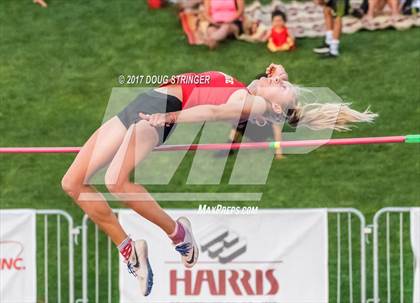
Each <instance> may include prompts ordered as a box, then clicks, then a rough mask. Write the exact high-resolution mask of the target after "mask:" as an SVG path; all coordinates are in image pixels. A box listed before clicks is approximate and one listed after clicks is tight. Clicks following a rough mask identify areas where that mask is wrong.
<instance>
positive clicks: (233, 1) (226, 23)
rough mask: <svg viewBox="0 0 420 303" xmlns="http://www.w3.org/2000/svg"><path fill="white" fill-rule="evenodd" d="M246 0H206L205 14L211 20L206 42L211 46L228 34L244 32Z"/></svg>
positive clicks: (214, 45)
mask: <svg viewBox="0 0 420 303" xmlns="http://www.w3.org/2000/svg"><path fill="white" fill-rule="evenodd" d="M244 7H245V3H244V0H204V15H205V17H206V19H207V20H208V21H209V22H210V26H209V28H208V30H207V37H205V43H206V44H207V45H208V46H209V48H211V49H213V48H215V47H217V45H218V43H219V42H220V41H222V40H224V39H226V38H227V37H228V36H230V35H232V34H234V35H240V34H242V32H243V27H242V19H243V15H244Z"/></svg>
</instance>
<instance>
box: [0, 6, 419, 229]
mask: <svg viewBox="0 0 420 303" xmlns="http://www.w3.org/2000/svg"><path fill="white" fill-rule="evenodd" d="M143 2H144V1H140V0H138V1H128V0H126V1H118V2H112V3H111V2H110V1H106V0H95V1H89V2H86V1H80V0H76V1H64V0H62V1H58V0H51V1H49V3H50V7H49V9H47V10H45V9H41V8H39V7H37V6H35V5H33V4H32V1H30V0H27V1H23V0H20V1H13V0H3V1H2V2H1V4H0V54H1V56H0V87H1V91H0V102H1V106H0V146H2V147H6V146H79V145H81V144H83V142H84V141H85V140H86V139H87V138H88V137H89V135H90V134H91V133H92V132H93V131H94V130H95V129H96V128H97V127H98V126H99V125H100V123H101V121H102V117H103V114H104V111H105V108H106V105H107V102H108V99H109V96H110V93H111V89H112V88H113V87H117V86H119V84H118V83H117V77H118V75H120V74H144V75H148V74H169V75H172V74H176V73H182V72H188V71H195V72H200V71H206V70H221V71H223V72H225V73H228V74H231V75H234V76H236V77H237V78H239V79H240V80H242V81H244V82H248V81H250V80H252V79H253V77H254V76H255V74H257V73H259V72H261V71H263V70H264V69H265V67H266V66H267V65H268V64H269V63H271V62H278V63H281V64H283V65H284V66H285V67H286V69H287V70H288V72H289V75H290V78H291V80H292V82H294V83H297V84H300V85H304V86H325V87H329V88H331V89H332V90H334V91H335V92H336V93H337V94H338V95H340V96H341V97H342V98H343V99H344V100H346V101H348V102H353V105H354V106H355V107H356V108H357V109H360V110H361V109H364V108H365V107H366V106H368V105H371V106H372V110H373V111H374V112H378V113H379V114H380V116H379V118H378V119H377V121H376V122H375V124H373V125H361V126H360V127H358V128H356V129H355V130H354V131H353V132H351V133H345V134H335V135H334V137H337V138H340V137H350V136H355V137H363V136H386V135H405V134H412V133H420V119H419V118H420V106H419V104H420V89H419V83H420V52H419V49H420V29H419V28H414V29H410V30H407V31H402V32H398V31H394V30H385V31H379V32H360V33H356V34H353V35H344V36H343V38H342V41H341V50H342V56H341V57H340V58H339V59H337V60H332V61H328V60H327V61H325V60H319V59H318V58H317V57H316V56H315V55H314V54H312V52H311V49H312V48H313V47H315V46H317V44H318V43H319V39H301V40H298V49H297V50H296V51H294V52H292V53H284V54H271V53H269V52H268V50H267V49H266V48H265V46H264V45H262V44H249V43H245V42H240V41H228V42H226V43H223V44H222V45H221V46H220V47H219V48H218V49H217V50H216V51H209V50H207V49H206V48H205V47H203V46H196V47H192V46H189V45H188V44H187V41H186V37H185V36H184V34H183V32H182V29H181V27H180V24H179V21H178V19H177V17H176V14H175V10H174V9H172V8H167V9H163V10H158V11H149V10H147V8H146V5H145V4H144V3H143ZM73 158H74V155H51V154H50V155H0V208H21V207H23V208H58V209H63V210H66V211H68V212H69V213H70V214H71V215H73V216H74V218H75V219H76V222H80V221H79V220H80V219H81V217H82V212H81V211H80V210H79V209H78V208H77V207H76V206H75V205H74V204H73V203H72V202H71V200H70V199H69V198H68V197H66V196H65V194H64V193H63V192H62V191H61V188H60V180H61V177H62V176H63V174H64V173H65V171H66V168H67V167H68V166H69V165H70V163H71V162H72V160H73ZM191 160H192V155H190V156H189V157H187V159H186V160H185V161H184V163H183V165H182V166H181V168H180V169H179V171H178V173H177V175H176V177H175V178H174V179H173V180H172V181H171V183H170V184H169V185H167V186H153V187H150V188H151V189H154V190H157V191H168V192H171V191H221V192H224V191H233V192H237V191H241V190H248V191H262V192H263V193H264V194H263V199H262V201H261V202H260V203H259V204H258V205H259V206H260V207H274V208H283V207H284V208H287V207H302V208H303V207H305V208H306V207H355V208H358V209H360V210H361V211H362V212H363V213H364V214H365V215H366V217H367V219H368V222H370V221H371V217H372V215H373V214H374V213H375V212H376V211H377V210H379V209H380V208H382V207H386V206H413V205H420V187H419V183H420V182H419V181H420V145H407V144H406V145H403V144H397V145H386V146H385V145H382V146H352V147H337V148H334V147H333V148H322V149H319V150H316V151H314V152H312V153H310V154H307V155H289V156H287V157H286V158H285V159H284V160H281V161H276V162H274V163H273V166H272V168H271V171H270V175H269V179H268V182H267V184H266V185H263V186H247V187H246V188H244V187H241V186H232V185H228V184H227V178H224V180H225V182H224V183H223V184H222V185H220V186H198V185H197V186H187V185H185V180H186V176H187V173H188V171H189V166H188V164H189V163H191ZM232 165H233V161H232V160H231V161H230V162H229V163H228V166H227V168H226V171H225V175H227V174H228V173H229V168H231V167H232ZM162 205H163V206H164V207H185V208H193V207H196V206H197V205H198V203H184V204H180V203H171V202H165V203H162ZM113 206H118V205H117V204H113Z"/></svg>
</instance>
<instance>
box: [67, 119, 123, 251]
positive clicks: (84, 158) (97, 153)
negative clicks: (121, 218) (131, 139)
mask: <svg viewBox="0 0 420 303" xmlns="http://www.w3.org/2000/svg"><path fill="white" fill-rule="evenodd" d="M126 132H127V129H126V128H125V126H124V125H123V124H122V123H121V122H120V120H119V119H118V118H117V117H114V118H111V119H110V120H108V121H107V122H105V123H104V124H103V125H102V126H101V127H100V128H99V129H97V130H96V131H95V132H94V133H93V135H92V136H91V137H90V138H89V139H88V140H87V142H86V143H85V144H84V145H83V147H82V149H81V150H80V152H79V153H78V154H77V156H76V158H75V160H74V161H73V163H72V165H71V166H70V168H69V169H68V171H67V172H66V174H65V175H64V177H63V179H62V181H61V184H62V187H63V190H64V191H65V192H66V193H67V194H68V195H69V196H70V197H72V198H73V200H74V201H75V202H76V203H77V204H78V205H79V206H80V207H81V208H82V210H83V211H84V212H85V213H86V214H87V215H88V216H89V218H90V219H91V220H92V221H93V222H94V223H95V224H97V225H98V226H99V228H100V229H101V230H103V231H104V232H105V233H106V234H107V235H108V236H109V237H110V238H111V239H112V241H113V242H114V243H115V244H116V245H119V244H120V243H121V242H122V241H123V240H124V239H125V238H126V237H127V235H126V234H125V232H124V230H123V229H122V227H121V225H120V224H119V222H118V220H117V218H116V216H115V214H114V213H113V212H112V210H111V208H110V207H109V205H108V203H107V202H106V200H105V198H104V197H103V196H102V194H101V193H98V192H97V191H96V190H95V189H94V187H93V186H91V185H89V184H88V180H89V178H90V177H91V176H92V175H93V174H94V173H95V172H96V171H97V170H99V169H100V168H101V167H103V166H104V165H106V164H107V163H109V162H110V161H111V159H112V158H113V157H114V155H115V153H116V151H117V150H118V148H119V147H120V145H121V142H122V141H123V139H124V136H125V134H126ZM86 194H88V195H89V196H90V197H91V198H92V200H91V201H89V200H85V199H84V198H83V197H86Z"/></svg>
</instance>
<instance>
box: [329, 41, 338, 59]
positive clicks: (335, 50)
mask: <svg viewBox="0 0 420 303" xmlns="http://www.w3.org/2000/svg"><path fill="white" fill-rule="evenodd" d="M339 45H340V40H335V39H334V40H332V41H331V44H330V52H331V54H333V55H336V56H338V46H339Z"/></svg>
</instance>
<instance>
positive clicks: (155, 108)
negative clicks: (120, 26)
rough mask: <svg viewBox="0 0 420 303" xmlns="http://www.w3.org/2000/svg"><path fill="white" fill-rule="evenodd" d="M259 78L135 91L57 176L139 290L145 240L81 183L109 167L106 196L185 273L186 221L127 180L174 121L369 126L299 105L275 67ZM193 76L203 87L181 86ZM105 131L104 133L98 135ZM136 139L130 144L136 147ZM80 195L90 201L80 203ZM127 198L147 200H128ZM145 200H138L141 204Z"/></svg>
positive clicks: (147, 284)
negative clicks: (154, 229) (141, 223)
mask: <svg viewBox="0 0 420 303" xmlns="http://www.w3.org/2000/svg"><path fill="white" fill-rule="evenodd" d="M266 74H267V77H262V78H260V79H258V80H254V81H252V83H251V84H250V85H249V86H248V87H247V86H246V85H245V84H243V83H241V82H239V81H238V80H236V79H234V78H232V77H230V76H228V75H226V74H224V73H221V72H205V73H201V74H184V75H182V76H181V77H178V78H177V79H178V81H177V82H172V83H167V84H165V85H162V86H161V87H159V88H155V89H151V90H149V91H147V92H146V93H143V94H140V95H139V96H137V98H136V99H135V100H134V101H133V102H131V103H130V104H129V105H128V106H127V107H125V108H124V109H123V110H122V111H121V112H120V113H119V114H118V115H116V116H114V117H113V118H111V119H109V120H108V121H107V122H105V123H104V124H103V125H101V126H100V128H99V129H97V130H96V131H95V132H94V133H93V135H92V136H91V137H90V138H89V139H88V140H87V142H86V143H85V144H84V146H83V147H82V149H81V150H80V152H79V153H78V155H77V156H76V158H75V160H74V162H73V163H72V165H71V166H70V168H69V169H68V171H67V173H66V174H65V176H64V177H63V179H62V187H63V190H64V191H65V192H66V193H67V194H68V195H69V196H70V197H72V198H73V200H74V201H75V202H76V203H77V204H78V205H79V206H80V208H81V209H82V210H83V211H84V212H85V213H86V214H87V215H88V216H89V218H90V219H91V220H92V221H93V222H94V223H95V224H96V225H97V226H99V228H100V229H101V230H102V231H104V232H105V233H106V234H107V235H108V236H109V237H110V238H111V240H112V241H113V243H114V244H115V245H116V246H117V248H118V250H119V251H120V253H121V255H122V257H123V259H124V260H125V262H126V264H127V266H128V270H129V272H130V273H131V274H133V275H134V276H135V277H137V279H138V281H139V286H140V291H141V293H142V294H143V295H144V296H147V295H149V294H150V292H151V289H152V285H153V273H152V269H151V266H150V264H149V260H148V249H147V243H146V242H145V241H144V240H136V241H133V240H132V239H131V238H130V237H129V236H128V235H127V233H126V232H125V231H124V230H123V228H122V226H121V225H120V223H119V222H118V219H117V217H116V215H115V214H114V213H113V212H112V210H111V208H110V206H109V204H108V203H107V201H106V200H105V198H104V197H103V196H102V195H101V193H99V192H97V191H95V189H94V188H93V187H92V186H90V185H89V184H88V182H87V181H88V180H89V178H90V177H91V176H92V175H93V174H94V173H95V172H96V171H97V170H98V169H100V168H102V167H103V166H105V165H107V164H109V166H108V168H107V172H106V174H105V184H106V186H107V188H108V190H109V192H110V193H111V194H113V195H114V196H115V197H117V198H118V199H119V200H121V201H122V202H123V203H124V204H125V205H126V206H127V207H129V208H131V209H132V210H134V211H135V212H136V213H138V214H139V215H141V216H142V217H144V218H145V219H147V220H149V221H150V222H152V223H154V224H156V225H157V226H159V227H160V228H161V229H162V230H163V231H164V232H165V233H166V234H167V235H168V237H169V239H170V240H171V241H172V243H173V244H174V246H175V250H176V251H177V252H179V253H180V254H181V259H182V262H183V264H184V266H186V267H187V268H191V267H192V266H194V265H195V264H196V262H197V258H198V254H199V250H198V246H197V244H196V242H195V240H194V236H193V233H192V228H191V224H190V222H189V220H188V219H187V218H185V217H181V218H178V219H177V220H174V219H172V218H171V217H170V216H169V215H168V214H167V213H166V212H165V211H164V210H163V209H162V208H161V207H160V206H159V204H158V203H157V202H156V201H154V200H153V198H152V197H151V196H150V195H149V194H148V192H147V190H146V189H145V188H144V187H143V186H142V185H140V184H135V183H133V182H131V181H130V173H131V172H132V171H133V169H134V168H135V167H136V166H137V165H138V164H139V163H140V162H141V161H142V160H144V159H145V158H146V157H147V155H148V154H149V153H151V152H152V151H153V149H154V148H155V147H156V146H158V145H160V144H162V143H163V142H164V141H165V140H166V138H167V137H168V135H169V133H170V130H171V128H172V127H173V126H174V125H175V124H177V123H190V122H203V121H216V120H217V121H222V120H223V121H235V122H238V119H239V121H243V120H251V121H254V122H256V123H258V124H261V123H264V122H266V121H276V122H278V121H285V122H288V123H289V124H290V125H292V126H296V125H298V124H299V125H304V126H306V127H309V128H311V129H314V130H321V129H325V128H330V129H335V130H339V131H340V130H348V129H349V128H350V125H351V124H352V123H355V122H372V121H373V119H374V118H375V116H376V114H373V113H371V112H370V111H369V110H365V111H364V112H358V111H356V110H353V109H351V108H350V107H349V105H348V104H345V103H342V104H333V103H327V104H319V103H312V104H305V105H303V104H300V103H299V102H298V101H297V89H296V87H295V86H293V85H292V84H291V83H290V82H288V81H287V78H288V77H287V73H286V72H285V70H284V68H283V67H282V66H281V65H274V64H271V65H270V66H269V67H268V68H267V70H266ZM191 77H199V78H200V79H205V80H206V81H205V83H199V84H196V83H193V84H191V83H186V81H185V83H183V82H182V79H184V80H185V79H189V78H191ZM101 134H106V135H101ZM136 142H137V144H136ZM85 193H88V194H89V196H91V197H94V198H92V199H91V201H86V200H85V199H82V198H81V194H85ZM133 194H139V195H142V197H145V196H146V197H147V199H143V200H142V199H139V200H138V201H132V200H133V199H132V198H131V199H129V198H127V196H130V197H132V195H133ZM145 200H146V201H145Z"/></svg>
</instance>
